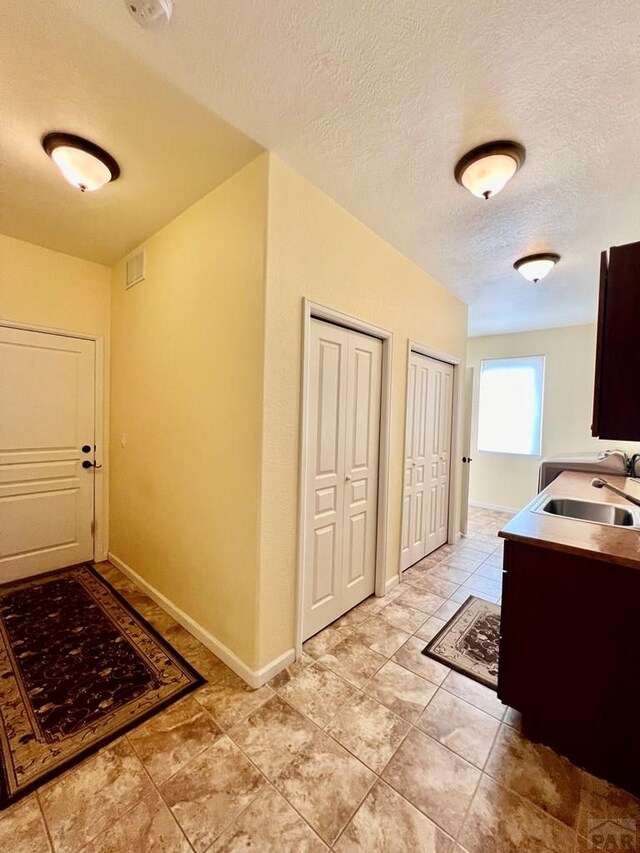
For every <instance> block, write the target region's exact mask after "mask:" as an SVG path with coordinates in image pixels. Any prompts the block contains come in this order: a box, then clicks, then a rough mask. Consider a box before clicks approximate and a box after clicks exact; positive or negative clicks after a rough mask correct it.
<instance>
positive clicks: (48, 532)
mask: <svg viewBox="0 0 640 853" xmlns="http://www.w3.org/2000/svg"><path fill="white" fill-rule="evenodd" d="M0 365H1V369H0V412H1V413H2V415H1V417H0V582H7V581H10V580H14V579H17V578H21V577H26V576H28V575H31V574H37V573H38V572H44V571H50V570H52V569H57V568H61V567H63V566H67V565H72V564H74V563H80V562H83V561H85V560H91V559H93V532H92V525H93V503H94V472H93V469H89V470H86V469H84V468H82V461H83V460H86V459H89V460H90V461H92V460H93V459H94V452H93V448H94V442H95V435H94V432H95V424H94V412H95V344H94V342H93V341H85V340H80V339H78V338H70V337H65V336H62V335H49V334H45V333H42V332H31V331H27V330H23V329H9V328H5V327H0ZM83 445H88V446H89V447H90V448H91V451H90V453H89V454H85V453H83V452H82V450H81V448H82V446H83Z"/></svg>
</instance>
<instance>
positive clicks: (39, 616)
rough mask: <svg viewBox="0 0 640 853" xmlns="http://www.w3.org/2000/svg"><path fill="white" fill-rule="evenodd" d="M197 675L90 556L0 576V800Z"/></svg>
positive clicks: (128, 723)
mask: <svg viewBox="0 0 640 853" xmlns="http://www.w3.org/2000/svg"><path fill="white" fill-rule="evenodd" d="M201 684H204V679H203V678H202V677H201V676H200V675H199V674H198V673H197V672H196V671H195V670H194V669H193V668H192V667H191V666H190V665H189V664H188V663H187V662H186V661H185V660H184V659H183V658H182V657H181V656H180V655H179V654H178V652H176V651H175V649H173V648H172V647H171V646H170V645H169V644H168V643H167V642H166V641H165V640H163V639H162V637H161V636H160V635H159V634H158V633H157V632H156V631H155V630H154V629H153V628H152V627H151V625H149V623H148V622H146V621H145V620H144V619H143V618H142V617H141V616H140V615H139V614H138V613H136V611H135V610H134V609H133V608H132V607H131V606H130V605H129V604H128V603H127V602H126V601H125V600H124V599H123V598H122V596H121V595H119V593H117V592H116V590H114V589H113V587H111V586H110V585H109V584H108V583H107V581H106V580H105V579H104V578H103V577H101V575H99V574H98V573H97V572H96V571H95V570H94V569H92V568H91V567H89V566H73V567H71V568H68V569H61V570H60V571H56V572H50V573H48V574H45V575H37V576H35V577H31V578H27V579H24V580H20V581H14V582H12V583H8V584H3V585H2V586H0V808H4V807H6V806H7V805H9V804H10V803H12V802H14V801H15V800H17V799H19V798H20V797H21V796H23V795H24V794H27V793H28V792H29V791H32V790H33V789H34V788H36V787H38V786H39V785H42V784H43V783H44V782H46V781H48V780H49V779H51V778H52V777H53V776H56V775H57V774H58V773H61V772H62V771H63V770H66V769H67V768H69V767H70V766H71V765H73V764H75V763H77V762H78V761H80V760H81V759H83V758H85V757H86V756H87V755H89V754H90V753H92V752H95V751H96V750H97V749H99V748H100V747H102V746H104V745H105V744H106V743H108V742H109V741H112V740H114V739H115V738H117V737H119V736H120V735H122V734H123V733H124V732H126V731H128V730H129V729H131V728H132V727H133V726H135V725H137V724H138V723H141V722H142V721H143V720H145V719H147V718H148V717H150V716H152V715H153V714H155V713H157V712H158V711H160V710H162V709H163V708H166V707H167V705H169V704H171V703H172V702H175V700H176V699H178V698H180V697H181V696H184V695H185V694H186V693H188V692H189V691H191V690H194V689H195V688H196V687H198V686H200V685H201Z"/></svg>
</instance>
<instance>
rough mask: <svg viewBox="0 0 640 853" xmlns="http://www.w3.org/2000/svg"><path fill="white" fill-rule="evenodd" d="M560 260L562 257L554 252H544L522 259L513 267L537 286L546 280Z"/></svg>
mask: <svg viewBox="0 0 640 853" xmlns="http://www.w3.org/2000/svg"><path fill="white" fill-rule="evenodd" d="M559 260H560V255H556V254H554V253H553V252H543V253H542V254H540V255H527V257H526V258H520V260H519V261H516V262H515V264H514V265H513V268H514V269H515V270H518V272H519V273H520V275H521V276H524V278H526V279H527V281H532V282H533V283H534V284H537V283H538V282H539V281H540V279H542V278H544V277H545V276H546V275H548V273H550V272H551V270H552V269H553V268H554V267H555V265H556V264H557V263H558V261H559Z"/></svg>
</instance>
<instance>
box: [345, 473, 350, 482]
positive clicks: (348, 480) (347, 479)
mask: <svg viewBox="0 0 640 853" xmlns="http://www.w3.org/2000/svg"><path fill="white" fill-rule="evenodd" d="M344 479H345V481H346V482H347V483H350V482H351V477H350V476H349V475H348V474H347V476H346V477H345V478H344Z"/></svg>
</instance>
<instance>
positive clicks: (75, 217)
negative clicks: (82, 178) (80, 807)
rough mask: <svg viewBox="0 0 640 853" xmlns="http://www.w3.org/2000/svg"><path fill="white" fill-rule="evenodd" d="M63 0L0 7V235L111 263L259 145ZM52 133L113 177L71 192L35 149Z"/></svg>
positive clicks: (8, 1)
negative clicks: (100, 157) (115, 175)
mask: <svg viewBox="0 0 640 853" xmlns="http://www.w3.org/2000/svg"><path fill="white" fill-rule="evenodd" d="M82 3H83V4H86V5H87V6H93V5H95V4H94V3H93V2H89V0H82ZM64 5H65V4H62V3H56V2H55V0H45V2H40V0H29V2H28V3H24V2H23V0H21V2H17V0H1V3H0V232H2V233H4V234H9V235H10V236H12V237H18V238H21V239H24V240H29V241H31V242H33V243H38V244H39V245H42V246H47V247H49V248H52V249H56V250H58V251H61V252H67V253H69V254H72V255H77V256H79V257H83V258H89V259H90V260H94V261H99V262H100V263H107V264H110V263H113V262H114V261H116V260H118V258H120V257H122V256H123V255H124V254H126V253H127V252H128V251H129V250H130V249H132V248H134V247H135V246H137V245H138V244H139V243H140V242H142V241H143V240H144V239H145V238H146V237H148V236H149V235H150V234H152V233H154V232H155V231H157V230H158V228H160V227H161V226H163V225H164V224H166V223H167V222H168V221H169V220H171V219H172V218H173V217H174V216H176V215H177V214H178V213H179V212H180V211H182V210H184V209H185V208H186V207H188V206H189V205H190V204H192V203H193V202H194V201H196V200H197V199H199V198H201V197H202V196H203V195H204V194H205V193H207V192H208V191H209V190H210V189H212V188H213V187H214V186H217V185H218V184H220V183H222V181H224V180H226V178H228V177H230V176H231V175H233V174H234V172H236V171H237V170H238V169H240V168H242V166H244V165H245V164H246V163H248V162H249V161H250V160H251V159H253V158H254V157H255V156H256V155H257V154H258V153H259V152H260V150H261V149H260V146H259V145H258V144H257V143H255V142H254V141H253V140H251V139H249V138H248V137H247V136H245V135H244V134H243V133H241V132H240V131H238V130H236V129H235V128H233V127H231V126H230V125H229V124H227V122H225V121H223V120H222V119H221V118H220V117H219V116H217V115H216V114H215V113H213V112H212V111H211V110H210V109H208V108H206V107H204V106H203V105H202V104H199V103H198V102H196V101H194V100H193V98H191V97H189V96H188V95H187V94H186V93H185V92H184V91H181V90H180V89H178V88H177V87H175V86H173V85H172V84H171V82H170V81H164V80H161V79H160V80H159V78H158V75H157V74H156V73H155V72H154V71H153V70H152V69H151V68H149V67H145V65H144V63H142V62H141V61H140V60H139V58H138V57H136V56H135V55H134V54H132V53H131V52H130V51H127V50H126V49H125V48H122V47H118V46H117V45H115V44H112V43H110V42H109V41H107V39H106V38H105V35H104V33H101V32H99V31H95V30H93V29H92V28H91V27H84V26H82V22H81V20H80V19H79V18H78V16H77V15H76V14H72V13H71V11H70V10H69V12H67V11H65V9H64V8H63V6H64ZM68 5H70V4H68ZM104 5H105V6H108V7H109V8H110V10H111V11H112V12H114V13H115V17H120V15H121V14H122V15H123V16H124V18H125V20H126V21H127V23H129V24H130V25H131V26H135V24H134V23H133V21H132V20H131V18H129V15H128V14H127V11H126V9H125V8H124V6H123V5H122V3H120V2H115V3H114V2H112V0H105V2H104ZM51 130H63V131H67V132H69V133H76V134H78V135H80V136H85V137H88V138H89V139H91V140H92V141H94V142H97V143H98V144H99V145H102V146H103V147H104V148H106V149H107V150H108V151H109V152H110V153H111V154H112V155H113V156H115V157H116V159H117V160H118V162H119V164H120V168H121V170H122V173H121V177H120V179H119V180H118V181H115V182H114V183H113V184H109V185H108V186H106V187H105V188H104V189H102V190H101V191H100V192H97V193H85V194H84V195H83V194H81V193H80V192H78V191H77V190H75V189H74V188H73V187H71V186H70V185H69V184H67V183H66V182H65V180H64V179H63V178H62V176H61V175H60V173H59V172H58V170H57V168H56V166H55V165H54V164H53V162H52V161H51V160H50V159H49V158H48V157H47V156H46V155H45V154H44V152H43V150H42V148H41V146H40V139H41V137H42V135H43V134H44V133H45V132H46V131H51Z"/></svg>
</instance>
